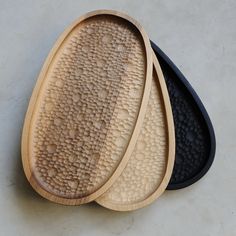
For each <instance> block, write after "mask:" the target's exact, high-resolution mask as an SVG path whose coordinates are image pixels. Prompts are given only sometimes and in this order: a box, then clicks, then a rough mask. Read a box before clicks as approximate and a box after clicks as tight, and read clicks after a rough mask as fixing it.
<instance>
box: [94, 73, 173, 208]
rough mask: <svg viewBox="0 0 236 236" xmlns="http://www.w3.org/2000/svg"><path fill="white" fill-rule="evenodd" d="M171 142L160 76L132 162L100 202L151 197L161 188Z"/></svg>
mask: <svg viewBox="0 0 236 236" xmlns="http://www.w3.org/2000/svg"><path fill="white" fill-rule="evenodd" d="M167 150H168V140H167V132H166V119H165V109H164V107H163V98H162V96H161V94H160V87H159V85H158V83H157V78H156V75H155V74H154V77H153V80H152V89H151V94H150V99H149V102H148V107H147V112H146V116H145V119H144V122H143V125H142V128H141V131H140V134H139V137H138V141H137V143H136V146H135V149H134V151H133V153H132V155H131V157H130V160H129V162H128V164H127V166H126V168H125V169H124V171H123V172H122V174H121V176H120V177H119V178H118V179H117V180H116V182H115V183H114V184H113V185H112V187H111V188H109V189H108V191H107V192H105V193H104V194H103V195H102V196H101V197H100V198H99V202H101V204H102V205H104V206H106V203H108V204H114V205H115V204H123V205H126V204H132V203H138V202H140V201H142V200H144V199H146V198H147V197H148V196H150V195H151V194H152V193H153V192H154V191H155V190H157V188H158V186H159V185H160V183H161V181H162V179H163V176H164V174H165V171H166V163H167V154H168V153H167Z"/></svg>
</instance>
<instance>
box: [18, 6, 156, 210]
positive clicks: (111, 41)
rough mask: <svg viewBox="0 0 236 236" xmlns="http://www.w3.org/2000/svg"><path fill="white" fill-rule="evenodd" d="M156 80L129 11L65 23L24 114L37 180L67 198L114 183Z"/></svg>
mask: <svg viewBox="0 0 236 236" xmlns="http://www.w3.org/2000/svg"><path fill="white" fill-rule="evenodd" d="M151 81H152V51H151V46H150V42H149V39H148V37H147V35H146V33H145V32H144V30H143V28H142V27H141V26H140V25H139V24H138V23H137V22H136V21H135V20H133V19H131V18H130V17H129V16H127V15H124V14H122V13H118V12H115V11H105V10H100V11H95V12H91V13H88V14H86V15H84V16H82V17H81V18H79V19H78V20H77V21H76V22H74V23H73V24H72V25H71V26H70V27H69V28H68V29H66V31H65V32H64V33H63V34H62V35H61V36H60V38H59V39H58V41H57V42H56V44H55V45H54V47H53V49H52V50H51V52H50V54H49V55H48V57H47V59H46V62H45V64H44V66H43V68H42V70H41V73H40V75H39V78H38V81H37V84H36V86H35V88H34V91H33V94H32V97H31V100H30V103H29V107H28V111H27V114H26V118H25V123H24V128H23V135H22V161H23V167H24V171H25V174H26V177H27V179H28V180H29V182H30V184H31V185H32V187H33V188H34V189H35V190H36V191H37V192H38V193H39V194H40V195H42V196H43V197H45V198H47V199H49V200H51V201H54V202H57V203H61V204H68V205H78V204H82V203H86V202H90V201H92V200H94V199H96V198H98V197H99V196H100V195H101V194H103V193H104V192H105V191H106V190H107V189H108V188H109V187H111V185H112V184H113V182H114V181H115V180H116V179H117V177H118V176H119V175H120V174H121V172H122V171H123V169H124V168H125V165H126V163H127V161H128V160H129V157H130V156H131V154H132V152H133V149H134V146H135V143H136V141H137V138H138V134H139V131H140V129H141V124H142V122H143V119H144V115H145V111H146V107H147V104H148V100H149V95H150V90H151Z"/></svg>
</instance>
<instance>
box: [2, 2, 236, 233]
mask: <svg viewBox="0 0 236 236" xmlns="http://www.w3.org/2000/svg"><path fill="white" fill-rule="evenodd" d="M0 3H1V4H0V154H1V155H0V229H1V230H0V235H14V236H15V235H22V236H28V235H34V236H38V235H39V236H40V235H44V236H47V235H48V236H49V235H50V236H52V235H56V236H59V235H66V236H70V235H79V236H83V235H84V236H91V235H94V236H99V235H102V236H107V235H129V236H133V235H135V236H138V235H145V236H152V235H153V236H157V235H159V236H189V235H191V236H200V235H201V236H202V235H203V236H235V235H236V158H235V155H236V143H235V137H234V135H235V134H236V125H235V117H236V92H235V89H236V77H235V75H236V41H235V40H236V1H234V0H224V1H222V0H198V1H190V0H178V1H176V0H160V1H157V0H156V1H155V0H150V1H142V0H132V1H131V0H119V1H118V0H104V1H102V0H100V1H98V0H96V1H82V0H74V1H73V0H68V1H61V0H42V1H30V0H18V1H13V0H9V1H4V0H1V1H0ZM99 8H106V9H116V10H120V11H124V12H127V13H128V14H129V15H131V16H133V17H134V18H136V19H137V20H138V21H140V23H141V24H142V25H143V26H144V27H145V29H146V31H147V33H148V35H149V37H150V38H151V39H152V40H153V41H154V42H156V43H157V44H158V45H159V46H160V47H161V49H162V50H163V51H164V52H165V53H167V55H168V56H169V57H170V58H171V59H172V60H173V61H174V62H175V63H176V65H177V66H178V67H179V68H180V69H181V70H182V72H183V73H184V75H185V76H186V77H187V78H188V80H189V82H190V83H191V84H192V86H193V87H194V88H195V90H196V91H197V93H198V94H199V96H200V98H201V99H202V101H203V103H204V105H205V107H206V109H207V110H208V112H209V115H210V117H211V120H212V122H213V125H214V127H215V132H216V138H217V151H216V158H215V162H214V163H213V166H212V168H211V169H210V171H209V172H208V174H207V175H206V176H205V177H204V178H203V179H202V180H201V181H199V182H198V183H196V184H194V185H193V186H191V187H188V188H186V189H183V190H179V191H168V192H167V191H166V192H165V193H164V195H162V197H161V198H160V199H158V200H157V201H156V202H154V203H153V204H152V205H150V206H148V207H146V208H144V209H141V210H138V211H135V212H128V213H120V212H113V211H110V210H106V209H104V208H102V207H100V206H98V205H96V204H95V203H92V204H88V205H84V206H80V207H68V206H62V205H57V204H53V203H50V202H49V201H47V200H44V199H43V198H41V197H40V196H39V195H38V194H36V193H35V192H34V191H33V190H32V188H31V187H30V186H29V184H28V182H27V181H26V179H25V177H24V173H23V170H22V166H21V155H20V139H21V130H22V125H23V119H24V115H25V112H26V109H27V105H28V101H29V98H30V96H31V92H32V89H33V87H34V85H35V82H36V79H37V75H38V73H39V71H40V69H41V66H42V63H43V62H44V60H45V58H46V56H47V54H48V52H49V50H50V48H51V47H52V45H53V44H54V42H55V40H56V39H57V37H58V36H59V35H60V33H61V32H62V31H63V30H64V29H65V27H67V26H68V24H70V23H71V22H72V21H73V20H74V19H76V18H77V17H78V16H80V15H82V14H84V13H86V12H87V11H91V10H95V9H99Z"/></svg>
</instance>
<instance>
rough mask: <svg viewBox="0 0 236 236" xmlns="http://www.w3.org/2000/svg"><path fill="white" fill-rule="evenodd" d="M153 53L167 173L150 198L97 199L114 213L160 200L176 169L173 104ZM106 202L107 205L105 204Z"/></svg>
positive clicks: (135, 208) (134, 208)
mask: <svg viewBox="0 0 236 236" xmlns="http://www.w3.org/2000/svg"><path fill="white" fill-rule="evenodd" d="M152 53H153V65H154V66H153V71H154V70H155V72H154V73H156V75H157V78H156V80H157V82H158V85H159V87H160V90H161V97H162V101H163V107H164V113H165V122H166V130H167V132H166V133H167V140H168V141H167V146H168V147H167V154H166V157H165V158H166V159H167V163H166V168H165V173H164V175H163V176H162V180H161V183H160V184H159V186H158V187H157V188H156V189H155V190H154V192H152V193H151V194H150V195H149V196H147V197H146V198H145V199H143V200H141V201H139V202H136V203H131V204H120V203H118V204H116V203H112V202H108V201H102V200H100V198H98V199H96V202H97V203H98V204H99V205H101V206H103V207H106V208H108V209H111V210H114V211H133V210H138V209H140V208H143V207H145V206H147V205H150V204H151V203H153V202H154V201H155V200H156V199H157V198H159V197H160V196H161V195H162V194H163V193H164V191H165V190H166V187H167V185H168V183H169V181H170V178H171V174H172V171H173V167H174V162H175V129H174V120H173V114H172V109H171V103H170V98H169V93H168V90H167V86H166V83H165V79H164V75H163V73H162V69H161V66H160V64H159V61H158V59H157V57H156V56H155V53H154V51H152ZM104 202H105V203H104Z"/></svg>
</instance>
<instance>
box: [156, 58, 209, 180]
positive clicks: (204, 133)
mask: <svg viewBox="0 0 236 236" xmlns="http://www.w3.org/2000/svg"><path fill="white" fill-rule="evenodd" d="M160 64H161V66H163V67H162V68H164V69H163V71H164V76H165V80H166V85H167V89H168V92H169V96H170V101H171V105H172V112H173V117H174V123H175V134H176V154H175V164H174V169H173V173H172V176H171V180H170V184H179V183H183V182H185V181H187V180H189V179H191V178H193V177H194V176H195V175H196V174H198V173H199V172H200V171H201V170H202V168H203V167H204V166H205V164H206V162H207V160H208V159H209V153H210V149H211V143H210V135H209V131H208V128H207V126H206V123H205V121H204V119H203V117H202V114H201V112H200V110H199V108H198V107H197V105H196V103H195V101H194V99H193V97H192V96H191V95H190V94H189V92H188V91H187V88H185V87H183V85H182V83H181V82H180V81H178V79H176V78H175V76H176V75H175V74H174V73H173V71H170V70H168V69H167V68H166V67H167V65H166V64H165V63H164V62H163V61H160Z"/></svg>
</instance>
